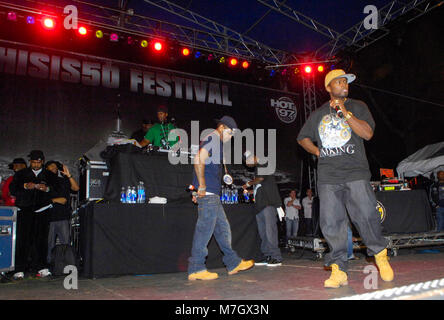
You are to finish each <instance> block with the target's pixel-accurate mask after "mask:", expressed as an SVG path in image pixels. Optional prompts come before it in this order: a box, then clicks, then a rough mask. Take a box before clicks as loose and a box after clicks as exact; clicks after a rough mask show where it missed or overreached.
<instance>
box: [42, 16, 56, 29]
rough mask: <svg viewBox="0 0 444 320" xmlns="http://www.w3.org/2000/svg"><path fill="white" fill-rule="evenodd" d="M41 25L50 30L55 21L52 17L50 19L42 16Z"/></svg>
mask: <svg viewBox="0 0 444 320" xmlns="http://www.w3.org/2000/svg"><path fill="white" fill-rule="evenodd" d="M43 27H44V28H45V29H48V30H52V29H54V27H55V21H54V19H51V18H44V19H43Z"/></svg>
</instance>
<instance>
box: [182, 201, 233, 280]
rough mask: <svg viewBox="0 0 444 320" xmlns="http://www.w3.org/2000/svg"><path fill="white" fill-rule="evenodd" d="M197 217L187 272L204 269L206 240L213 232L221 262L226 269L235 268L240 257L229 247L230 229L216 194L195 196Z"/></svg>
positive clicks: (208, 239)
mask: <svg viewBox="0 0 444 320" xmlns="http://www.w3.org/2000/svg"><path fill="white" fill-rule="evenodd" d="M197 203H198V218H197V223H196V229H195V230H194V237H193V246H192V249H191V257H190V258H189V259H188V262H189V263H188V274H192V273H195V272H200V271H204V270H206V269H207V268H206V266H205V259H206V257H207V255H208V249H207V246H208V242H210V239H211V236H212V235H213V234H214V238H215V239H216V242H217V244H218V245H219V247H220V249H221V250H222V252H223V254H224V256H223V262H224V264H225V266H226V267H227V269H228V271H231V270H233V269H234V268H236V267H237V266H238V265H239V263H240V262H241V258H239V256H238V255H237V253H236V252H235V251H234V250H233V249H232V248H231V229H230V224H229V223H228V220H227V217H226V215H225V211H224V208H223V207H222V204H221V202H220V197H219V196H218V195H206V196H205V197H203V198H197Z"/></svg>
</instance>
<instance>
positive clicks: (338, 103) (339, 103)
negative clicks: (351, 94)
mask: <svg viewBox="0 0 444 320" xmlns="http://www.w3.org/2000/svg"><path fill="white" fill-rule="evenodd" d="M330 106H331V107H332V108H333V109H335V111H336V114H337V115H338V116H339V117H340V118H344V112H343V111H342V110H344V111H345V106H344V101H343V100H339V99H335V100H333V101H331V100H330Z"/></svg>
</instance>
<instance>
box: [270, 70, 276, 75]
mask: <svg viewBox="0 0 444 320" xmlns="http://www.w3.org/2000/svg"><path fill="white" fill-rule="evenodd" d="M275 74H276V71H275V70H274V69H271V71H270V77H273V76H274V75H275Z"/></svg>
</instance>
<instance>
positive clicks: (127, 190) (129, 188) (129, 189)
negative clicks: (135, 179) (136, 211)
mask: <svg viewBox="0 0 444 320" xmlns="http://www.w3.org/2000/svg"><path fill="white" fill-rule="evenodd" d="M125 203H131V187H130V186H128V188H126V202H125Z"/></svg>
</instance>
